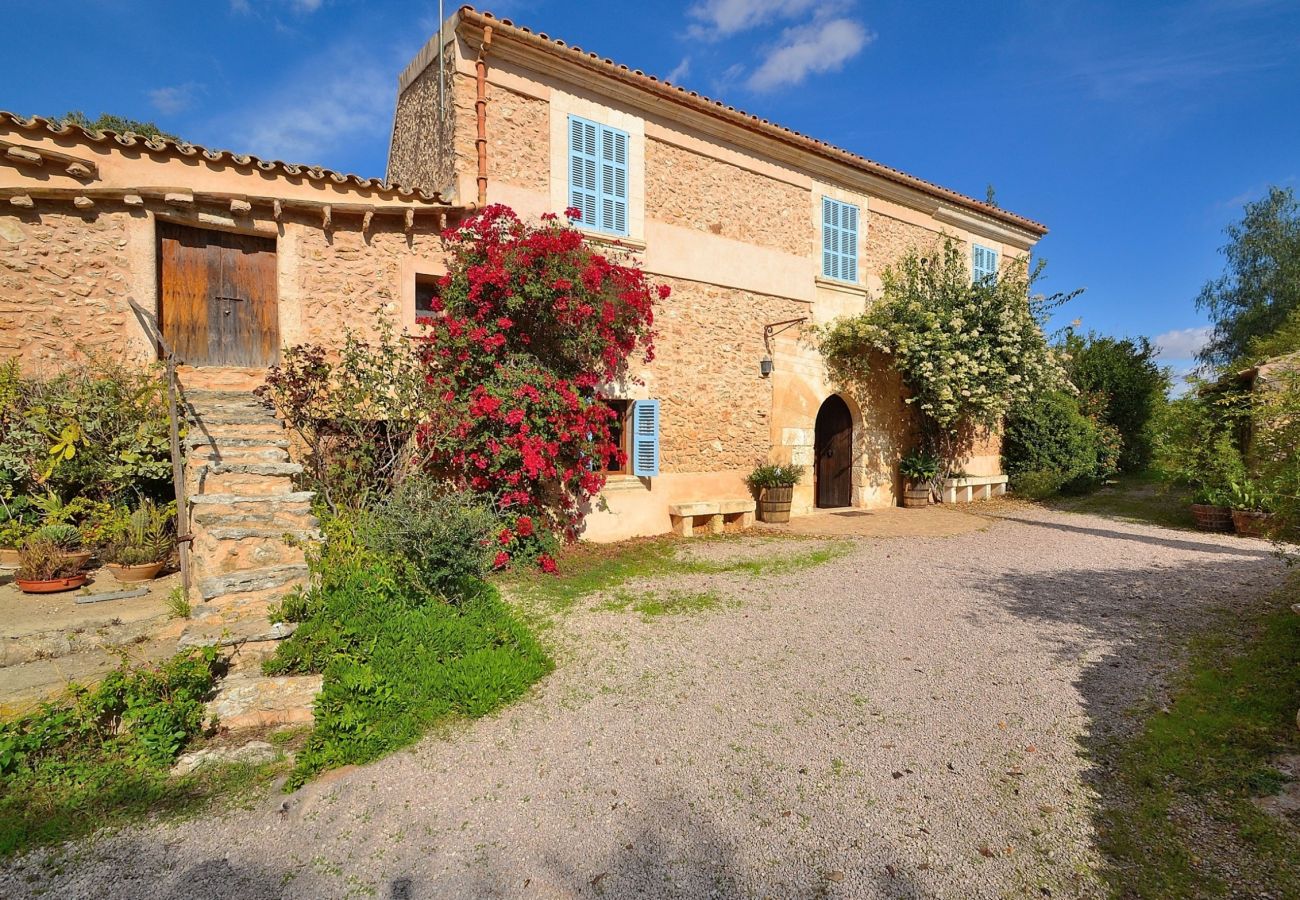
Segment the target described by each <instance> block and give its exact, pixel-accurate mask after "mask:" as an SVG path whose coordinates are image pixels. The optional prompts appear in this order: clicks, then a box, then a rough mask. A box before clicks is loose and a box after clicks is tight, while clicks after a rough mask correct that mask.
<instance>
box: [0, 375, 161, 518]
mask: <svg viewBox="0 0 1300 900" xmlns="http://www.w3.org/2000/svg"><path fill="white" fill-rule="evenodd" d="M0 397H2V398H3V400H4V402H3V404H0V497H4V498H6V502H9V500H8V498H15V497H21V496H23V495H32V494H35V493H38V488H39V492H40V493H49V494H53V495H54V496H56V497H58V498H71V497H78V498H84V502H90V501H96V500H113V499H127V498H133V497H135V496H138V495H141V494H143V495H144V496H148V497H154V498H156V499H163V498H165V497H166V496H168V494H170V493H171V474H172V472H171V445H170V441H169V434H168V432H169V428H168V417H167V389H166V382H165V380H164V378H163V376H162V374H161V372H160V371H159V370H158V369H149V370H141V369H136V368H131V367H129V366H127V365H125V364H123V363H121V362H117V361H113V360H108V359H100V358H93V359H91V360H90V361H89V362H86V363H83V364H80V365H76V366H73V367H71V368H69V369H66V370H64V371H61V372H60V373H59V374H57V375H55V376H53V377H51V378H36V377H31V378H28V377H23V376H21V375H19V373H18V369H17V366H16V365H14V364H10V365H6V366H4V367H0Z"/></svg>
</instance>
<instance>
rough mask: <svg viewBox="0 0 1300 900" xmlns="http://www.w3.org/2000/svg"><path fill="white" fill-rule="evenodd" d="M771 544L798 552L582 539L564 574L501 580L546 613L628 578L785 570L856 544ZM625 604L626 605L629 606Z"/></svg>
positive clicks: (567, 557)
mask: <svg viewBox="0 0 1300 900" xmlns="http://www.w3.org/2000/svg"><path fill="white" fill-rule="evenodd" d="M727 540H729V539H728V538H725V537H722V538H707V537H700V538H693V539H692V541H693V542H695V543H698V544H706V543H708V542H710V541H719V542H725V541H727ZM765 540H769V541H770V542H771V543H772V544H773V545H780V546H781V547H783V548H784V547H790V548H793V550H794V552H787V553H780V552H776V551H775V550H774V552H772V553H769V554H767V555H765V556H762V557H760V558H757V559H740V560H732V561H719V562H713V561H707V560H698V559H680V558H678V556H677V553H678V551H679V550H681V549H683V546H684V545H683V543H682V542H681V541H680V540H677V539H674V538H647V539H643V540H635V541H625V542H622V543H619V544H606V545H589V544H578V545H576V546H575V547H573V548H571V549H570V550H569V551H568V552H566V553H565V554H564V556H563V558H562V559H561V561H560V574H559V575H556V576H552V577H548V578H537V577H535V576H533V577H523V576H519V575H511V576H507V577H505V578H502V579H501V581H500V583H501V584H502V586H503V587H505V588H507V589H508V590H509V591H510V592H511V593H512V594H515V595H517V596H519V597H521V598H523V599H525V600H529V601H531V602H533V603H534V604H536V605H537V606H538V607H540V608H541V609H542V610H544V611H545V612H548V613H554V612H563V611H565V610H567V609H570V608H571V607H572V606H573V605H574V604H575V603H577V601H578V600H580V599H582V598H583V597H586V596H589V595H591V594H596V593H614V594H615V595H617V592H618V590H619V588H621V587H623V586H624V585H625V584H627V583H628V582H630V581H633V580H635V579H639V578H654V577H657V576H664V575H716V574H722V573H728V572H736V573H743V574H748V575H753V576H771V575H785V574H788V573H791V572H797V571H800V570H803V569H809V568H813V567H814V566H819V565H822V564H823V563H826V562H829V561H831V560H832V559H835V558H837V557H840V556H843V555H844V554H846V553H848V552H849V550H851V549H852V547H853V544H852V542H850V541H837V542H835V543H831V544H825V543H822V542H820V541H818V543H817V546H815V547H813V548H808V547H806V546H801V545H803V544H806V543H808V542H809V540H811V539H807V538H800V537H783V538H771V539H765ZM627 605H631V604H625V605H624V607H623V608H626V606H627Z"/></svg>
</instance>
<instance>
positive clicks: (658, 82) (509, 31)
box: [460, 6, 1047, 237]
mask: <svg viewBox="0 0 1300 900" xmlns="http://www.w3.org/2000/svg"><path fill="white" fill-rule="evenodd" d="M460 16H461V19H462V20H464V21H469V22H471V23H473V24H474V25H476V26H478V27H480V28H481V27H483V26H486V25H491V26H492V28H493V33H494V34H505V35H507V36H510V37H514V38H516V39H519V40H522V41H524V42H527V43H530V44H532V45H534V46H536V47H539V48H542V49H546V50H548V51H550V52H552V53H554V54H555V55H557V56H563V57H565V58H568V59H570V60H572V61H574V62H578V63H581V64H583V65H586V66H588V67H589V68H593V69H595V70H597V71H601V72H603V73H604V74H606V75H609V76H611V77H614V78H618V79H619V80H621V81H625V82H627V83H629V84H633V85H636V86H638V87H641V88H644V89H646V90H649V91H652V92H654V93H656V94H658V95H660V96H663V97H667V98H668V99H671V100H674V101H676V102H679V103H683V104H685V105H687V106H692V107H695V108H697V109H703V110H705V111H706V112H709V113H711V114H712V115H716V116H719V117H720V118H724V119H728V120H730V121H732V122H734V123H737V124H740V125H743V126H745V127H749V128H752V129H753V130H755V131H757V132H759V133H762V134H766V135H768V136H770V137H775V138H778V139H780V140H784V141H786V142H787V143H791V144H794V145H795V146H801V147H803V148H804V149H806V150H809V151H811V152H814V153H818V154H820V155H822V156H825V157H828V158H830V159H834V160H836V161H838V162H842V163H845V164H847V165H851V166H853V167H854V168H857V169H861V170H862V171H865V172H869V173H870V174H872V175H876V176H878V177H881V178H885V179H888V180H890V181H893V182H895V183H897V184H901V185H905V186H907V187H911V188H914V189H916V190H919V191H922V192H924V193H926V194H929V195H931V196H933V197H937V198H939V199H942V200H945V201H948V202H950V203H953V204H955V205H957V206H961V207H964V208H966V209H968V210H971V211H972V212H975V213H977V214H979V215H983V216H987V217H988V218H991V219H996V220H998V221H1000V222H1003V223H1005V224H1008V225H1012V226H1014V227H1016V228H1020V229H1023V230H1026V231H1029V232H1031V233H1033V234H1036V235H1038V236H1040V237H1041V236H1042V235H1044V234H1046V233H1047V226H1046V225H1043V224H1042V223H1040V222H1036V221H1034V220H1033V219H1029V218H1026V217H1025V216H1021V215H1017V214H1016V213H1013V212H1008V211H1007V210H1005V209H1001V208H999V207H996V206H992V205H990V204H988V203H984V202H983V201H980V200H976V199H975V198H973V197H968V196H966V195H965V194H961V193H958V192H957V191H953V190H949V189H948V188H945V187H941V186H939V185H937V184H934V183H933V182H930V181H925V180H924V179H921V178H917V177H916V176H914V175H909V174H907V173H906V172H904V171H902V170H901V169H895V168H893V167H892V166H886V165H884V164H883V163H878V162H876V161H875V160H872V159H868V158H867V157H865V156H861V155H860V154H857V153H853V152H851V151H849V150H844V149H842V148H840V147H836V146H835V145H833V144H830V143H827V142H826V141H822V140H818V139H817V138H813V137H809V136H808V135H805V134H801V133H800V132H798V131H795V130H793V129H791V128H786V127H785V126H783V125H778V124H776V123H775V122H769V121H768V120H767V119H763V118H760V117H759V116H756V115H753V114H752V113H747V112H745V111H744V110H739V109H736V108H735V107H734V106H728V105H726V104H725V103H723V102H722V101H721V100H714V99H712V98H710V97H706V96H704V95H703V94H700V93H697V92H696V91H691V90H687V89H686V88H683V87H680V86H677V85H674V84H673V83H672V82H670V81H667V80H662V79H659V78H655V77H654V76H653V75H646V74H645V73H643V72H642V71H641V70H640V69H636V70H630V69H628V67H627V66H624V65H620V64H618V63H615V62H614V61H613V60H611V59H603V58H601V57H600V56H598V55H597V54H595V53H588V52H586V51H584V50H583V49H582V48H581V47H570V46H568V45H567V44H565V43H564V41H561V40H556V39H554V38H551V37H550V36H548V35H547V34H545V33H537V32H533V31H531V30H530V29H528V28H525V27H524V26H522V25H516V24H515V23H514V22H512V21H511V20H510V19H500V18H497V17H496V16H494V15H492V14H491V13H488V12H480V11H479V10H476V9H475V8H474V7H472V6H462V7H461V8H460Z"/></svg>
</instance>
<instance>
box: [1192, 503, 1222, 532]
mask: <svg viewBox="0 0 1300 900" xmlns="http://www.w3.org/2000/svg"><path fill="white" fill-rule="evenodd" d="M1192 518H1193V519H1195V520H1196V527H1197V528H1199V529H1201V531H1232V510H1231V509H1229V508H1228V507H1226V506H1211V505H1210V504H1208V503H1193V504H1192Z"/></svg>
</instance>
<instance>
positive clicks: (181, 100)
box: [149, 81, 199, 116]
mask: <svg viewBox="0 0 1300 900" xmlns="http://www.w3.org/2000/svg"><path fill="white" fill-rule="evenodd" d="M198 87H199V85H196V84H194V82H192V81H191V82H186V83H185V84H176V85H171V86H169V87H160V88H154V89H153V90H152V91H150V92H149V102H150V103H152V104H153V108H154V109H156V110H158V112H160V113H162V114H163V115H166V116H174V115H176V113H179V112H184V111H185V110H187V109H189V108H190V105H191V104H192V103H193V102H194V94H195V91H196V90H197V89H198Z"/></svg>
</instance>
